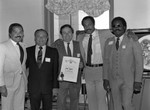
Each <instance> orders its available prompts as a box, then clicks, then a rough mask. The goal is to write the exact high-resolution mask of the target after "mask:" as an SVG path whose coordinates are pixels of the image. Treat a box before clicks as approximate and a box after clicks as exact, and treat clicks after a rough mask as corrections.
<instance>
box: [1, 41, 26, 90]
mask: <svg viewBox="0 0 150 110" xmlns="http://www.w3.org/2000/svg"><path fill="white" fill-rule="evenodd" d="M20 45H21V46H22V48H23V50H24V59H23V62H22V64H21V62H20V57H19V55H18V53H17V51H16V48H15V47H14V45H13V43H12V41H11V40H8V41H5V42H3V43H1V44H0V86H3V85H6V88H11V89H15V88H17V87H18V86H19V84H20V81H21V78H22V77H23V79H24V81H25V84H26V83H27V78H26V75H25V72H26V67H25V62H26V57H27V55H26V50H25V47H24V45H23V44H22V43H20Z"/></svg>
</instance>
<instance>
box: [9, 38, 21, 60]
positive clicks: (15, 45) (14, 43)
mask: <svg viewBox="0 0 150 110" xmlns="http://www.w3.org/2000/svg"><path fill="white" fill-rule="evenodd" d="M10 40H11V42H12V43H13V45H14V47H15V48H16V51H17V53H18V55H19V58H20V49H19V46H18V45H17V42H15V41H13V40H12V39H10Z"/></svg>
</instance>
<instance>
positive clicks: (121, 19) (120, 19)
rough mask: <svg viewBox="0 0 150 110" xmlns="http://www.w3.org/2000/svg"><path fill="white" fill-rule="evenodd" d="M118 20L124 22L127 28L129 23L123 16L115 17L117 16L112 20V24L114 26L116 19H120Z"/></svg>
mask: <svg viewBox="0 0 150 110" xmlns="http://www.w3.org/2000/svg"><path fill="white" fill-rule="evenodd" d="M118 20H119V21H121V22H122V24H123V25H124V26H125V27H126V28H127V23H126V21H125V19H124V18H122V17H115V18H114V19H113V20H112V22H111V26H112V24H113V22H114V21H118Z"/></svg>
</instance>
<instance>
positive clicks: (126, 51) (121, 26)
mask: <svg viewBox="0 0 150 110" xmlns="http://www.w3.org/2000/svg"><path fill="white" fill-rule="evenodd" d="M111 27H112V33H113V34H114V35H113V36H112V37H110V38H108V39H107V41H106V43H105V47H104V61H103V62H104V63H103V64H104V71H103V72H104V74H103V79H104V88H105V90H106V91H108V90H110V89H111V93H112V98H113V101H112V102H113V106H114V108H113V109H114V110H135V108H134V106H133V103H132V98H133V93H139V92H140V90H141V84H142V83H141V79H142V73H143V57H142V48H141V45H140V44H139V42H138V39H136V38H135V37H134V36H135V35H134V36H133V37H132V36H131V34H130V36H129V35H128V32H127V31H126V29H127V24H126V21H125V19H124V18H122V17H116V18H114V19H113V20H112V22H111ZM111 109H112V108H111Z"/></svg>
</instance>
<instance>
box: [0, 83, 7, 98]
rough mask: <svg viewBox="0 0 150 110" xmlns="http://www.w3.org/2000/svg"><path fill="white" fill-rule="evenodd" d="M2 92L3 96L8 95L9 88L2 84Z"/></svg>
mask: <svg viewBox="0 0 150 110" xmlns="http://www.w3.org/2000/svg"><path fill="white" fill-rule="evenodd" d="M0 93H1V95H2V96H3V97H7V95H8V93H7V88H6V86H5V85H4V86H0Z"/></svg>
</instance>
